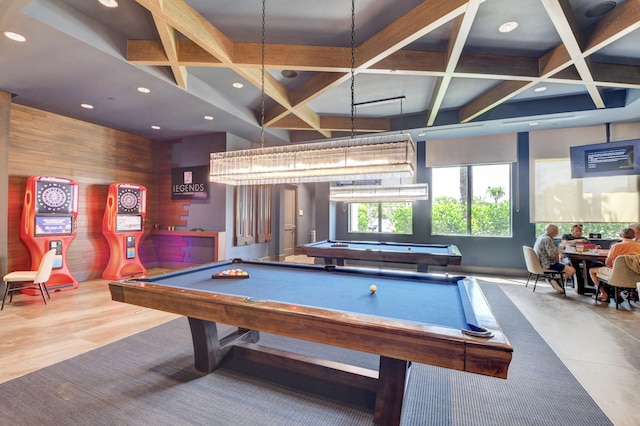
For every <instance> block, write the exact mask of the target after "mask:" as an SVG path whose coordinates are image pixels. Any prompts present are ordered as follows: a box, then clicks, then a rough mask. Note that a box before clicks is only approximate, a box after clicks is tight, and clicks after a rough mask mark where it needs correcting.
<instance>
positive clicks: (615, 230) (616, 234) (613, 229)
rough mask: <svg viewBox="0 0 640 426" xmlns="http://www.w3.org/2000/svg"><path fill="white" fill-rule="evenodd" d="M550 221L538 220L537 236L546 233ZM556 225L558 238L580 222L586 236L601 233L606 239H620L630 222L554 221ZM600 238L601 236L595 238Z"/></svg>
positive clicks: (568, 232)
mask: <svg viewBox="0 0 640 426" xmlns="http://www.w3.org/2000/svg"><path fill="white" fill-rule="evenodd" d="M548 223H549V222H536V237H538V236H540V235H542V234H544V228H545V227H546V226H547V224H548ZM552 223H553V224H554V225H557V226H558V236H557V237H556V238H562V236H563V235H565V234H570V233H571V227H572V226H573V225H574V224H575V223H580V224H581V225H582V235H583V236H585V237H586V238H589V234H600V237H602V239H605V240H609V239H618V238H620V231H622V230H623V229H624V228H628V227H629V223H627V222H623V223H620V222H616V223H593V222H591V223H588V222H569V223H559V222H552ZM593 239H599V238H593Z"/></svg>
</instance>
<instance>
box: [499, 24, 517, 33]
mask: <svg viewBox="0 0 640 426" xmlns="http://www.w3.org/2000/svg"><path fill="white" fill-rule="evenodd" d="M516 28H518V23H517V22H516V21H511V22H505V23H504V24H502V25H500V28H498V31H500V32H501V33H510V32H511V31H513V30H515V29H516Z"/></svg>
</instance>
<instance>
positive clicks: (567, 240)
mask: <svg viewBox="0 0 640 426" xmlns="http://www.w3.org/2000/svg"><path fill="white" fill-rule="evenodd" d="M589 242H590V241H589V239H588V238H587V237H584V236H583V235H582V225H580V224H578V225H573V226H572V227H571V233H570V234H564V235H562V241H561V242H560V248H562V249H565V248H567V247H575V246H576V244H588V243H589Z"/></svg>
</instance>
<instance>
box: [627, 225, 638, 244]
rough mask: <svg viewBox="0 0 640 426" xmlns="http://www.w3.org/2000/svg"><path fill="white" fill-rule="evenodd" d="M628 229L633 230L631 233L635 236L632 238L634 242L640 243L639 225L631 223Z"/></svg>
mask: <svg viewBox="0 0 640 426" xmlns="http://www.w3.org/2000/svg"><path fill="white" fill-rule="evenodd" d="M628 228H631V229H633V232H635V234H636V236H635V237H634V240H636V241H640V223H632V224H631V225H629V226H628Z"/></svg>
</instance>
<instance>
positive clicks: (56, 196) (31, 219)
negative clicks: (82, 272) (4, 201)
mask: <svg viewBox="0 0 640 426" xmlns="http://www.w3.org/2000/svg"><path fill="white" fill-rule="evenodd" d="M77 218H78V183H77V182H76V181H74V180H71V179H66V178H61V177H53V176H31V177H29V178H28V179H27V188H26V190H25V194H24V206H23V209H22V217H21V219H20V238H21V239H22V241H24V242H25V244H26V245H27V248H28V249H29V252H30V253H31V270H33V271H35V270H37V269H38V267H39V266H40V261H41V260H42V257H43V256H44V254H45V253H46V252H48V251H49V250H51V249H52V248H55V249H56V256H55V260H54V263H53V271H52V272H51V278H50V279H49V281H47V288H48V289H49V290H70V289H74V288H77V287H78V281H76V279H75V278H73V276H72V275H71V272H70V271H69V267H68V265H67V250H68V249H69V245H70V244H71V242H72V241H73V240H74V238H76V221H77ZM22 292H23V293H26V294H31V295H36V294H38V295H39V294H40V292H39V291H38V290H34V289H25V290H22Z"/></svg>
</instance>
